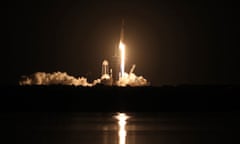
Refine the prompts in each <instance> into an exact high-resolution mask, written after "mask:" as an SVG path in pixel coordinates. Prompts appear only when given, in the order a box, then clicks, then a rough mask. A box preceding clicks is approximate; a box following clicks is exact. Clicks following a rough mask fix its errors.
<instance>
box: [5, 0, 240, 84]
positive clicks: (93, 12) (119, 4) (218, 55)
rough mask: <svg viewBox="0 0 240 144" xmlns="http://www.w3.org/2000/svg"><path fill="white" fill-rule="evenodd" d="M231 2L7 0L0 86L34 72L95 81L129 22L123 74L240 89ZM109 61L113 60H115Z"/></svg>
mask: <svg viewBox="0 0 240 144" xmlns="http://www.w3.org/2000/svg"><path fill="white" fill-rule="evenodd" d="M233 5H234V4H233V3H232V2H231V1H229V0H226V1H218V0H215V1H213V0H210V1H203V0H195V1H194V2H193V1H186V0H185V1H181V0H179V1H178V0H163V1H151V0H149V1H146V2H139V1H111V2H109V1H73V0H65V1H63V0H56V1H52V0H48V1H43V0H35V1H30V0H29V1H26V0H25V1H9V2H8V8H7V9H8V10H7V13H8V21H7V25H8V27H7V35H6V37H7V46H5V47H4V48H3V52H1V63H2V66H3V69H2V70H1V73H2V76H3V77H2V80H1V83H8V84H15V83H17V82H18V80H19V78H20V76H21V75H29V74H32V73H34V72H37V71H44V72H54V71H62V72H67V73H68V74H70V75H73V76H76V77H77V76H85V77H88V79H89V80H90V81H91V80H93V79H96V78H98V77H99V76H100V73H101V63H102V60H103V59H108V60H110V58H111V56H112V55H113V48H114V45H115V44H114V41H116V40H118V39H119V34H120V26H121V20H122V18H124V19H125V22H126V26H125V39H126V45H127V60H126V70H127V71H129V69H130V67H131V65H132V64H136V69H135V73H136V74H137V75H143V76H144V77H145V78H146V79H148V80H149V81H150V82H151V83H152V85H163V84H236V83H240V70H239V60H240V58H239V56H238V53H237V47H236V38H235V36H236V32H235V25H234V21H233V19H235V18H234V17H235V16H234V15H233V13H234V12H233ZM110 63H111V61H110Z"/></svg>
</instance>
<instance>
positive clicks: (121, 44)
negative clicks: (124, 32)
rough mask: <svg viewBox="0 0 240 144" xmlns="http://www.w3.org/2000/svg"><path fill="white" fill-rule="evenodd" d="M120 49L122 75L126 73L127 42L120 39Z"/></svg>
mask: <svg viewBox="0 0 240 144" xmlns="http://www.w3.org/2000/svg"><path fill="white" fill-rule="evenodd" d="M119 49H120V54H121V66H120V69H121V77H123V76H124V73H125V69H124V68H125V44H124V43H123V42H122V41H120V43H119Z"/></svg>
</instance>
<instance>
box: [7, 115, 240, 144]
mask: <svg viewBox="0 0 240 144" xmlns="http://www.w3.org/2000/svg"><path fill="white" fill-rule="evenodd" d="M9 115H10V116H9V117H8V121H7V123H6V124H7V125H9V126H12V129H11V127H9V130H10V131H12V132H13V136H16V137H15V140H16V142H19V143H25V144H33V143H34V144H50V143H51V144H66V143H68V144H159V143H161V144H176V143H184V144H195V143H199V144H200V143H204V144H212V143H216V142H218V143H229V141H231V140H232V139H233V138H235V137H234V136H233V134H235V131H234V130H233V129H234V128H235V129H236V124H239V119H237V118H236V117H234V116H232V115H226V114H224V113H220V114H218V115H215V116H213V114H212V113H210V114H204V115H200V114H192V113H190V114H184V113H181V114H169V115H164V114H158V113H150V114H142V113H137V114H136V113H71V114H62V113H61V114H53V113H16V114H15V115H13V114H9ZM234 120H235V121H234ZM223 127H224V129H223ZM236 130H237V129H236Z"/></svg>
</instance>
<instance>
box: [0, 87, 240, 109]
mask: <svg viewBox="0 0 240 144" xmlns="http://www.w3.org/2000/svg"><path fill="white" fill-rule="evenodd" d="M1 91H2V96H1V100H0V101H1V107H2V108H1V109H2V110H4V111H53V112H55V111H56V112H89V111H90V112H92V111H93V112H116V111H125V112H126V111H129V112H136V111H137V112H138V111H139V112H155V111H156V112H172V111H173V112H176V111H187V112H193V111H203V112H205V111H206V112H208V111H212V112H218V111H220V112H224V111H226V112H228V111H230V112H232V111H233V112H238V111H239V110H240V106H239V100H238V97H239V96H240V87H239V86H238V85H234V86H230V85H215V86H214V85H211V86H210V85H191V86H190V85H180V86H162V87H151V86H149V87H108V86H102V85H99V86H95V87H74V86H61V85H52V86H10V87H2V90H1Z"/></svg>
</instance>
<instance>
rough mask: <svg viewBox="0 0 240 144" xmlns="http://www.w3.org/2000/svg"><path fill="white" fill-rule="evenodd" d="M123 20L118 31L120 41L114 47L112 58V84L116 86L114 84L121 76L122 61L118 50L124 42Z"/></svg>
mask: <svg viewBox="0 0 240 144" xmlns="http://www.w3.org/2000/svg"><path fill="white" fill-rule="evenodd" d="M124 25H125V23H124V19H122V24H121V31H120V39H119V41H118V43H117V44H116V45H115V50H114V55H113V57H112V63H113V65H112V79H113V84H116V82H117V81H118V80H119V78H120V77H121V76H122V75H123V73H122V72H121V71H122V69H123V65H122V60H121V53H120V50H119V47H120V44H122V43H123V42H124Z"/></svg>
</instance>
